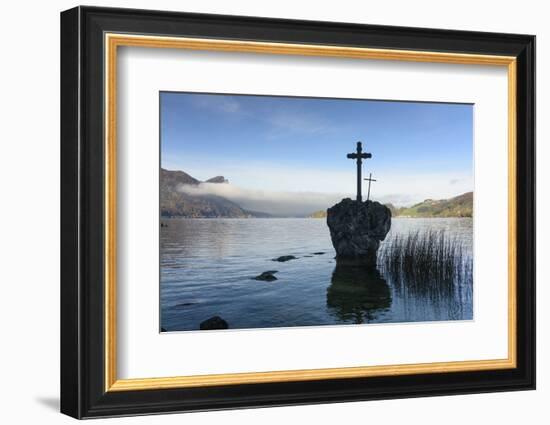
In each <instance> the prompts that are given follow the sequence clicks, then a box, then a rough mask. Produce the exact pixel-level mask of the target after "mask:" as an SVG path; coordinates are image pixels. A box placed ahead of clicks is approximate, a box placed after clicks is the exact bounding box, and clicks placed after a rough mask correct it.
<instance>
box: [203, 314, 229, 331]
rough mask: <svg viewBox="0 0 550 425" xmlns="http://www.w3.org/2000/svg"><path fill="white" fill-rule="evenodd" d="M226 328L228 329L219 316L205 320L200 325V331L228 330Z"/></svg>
mask: <svg viewBox="0 0 550 425" xmlns="http://www.w3.org/2000/svg"><path fill="white" fill-rule="evenodd" d="M228 328H229V325H228V324H227V322H226V321H225V320H223V319H222V318H221V317H220V316H214V317H211V318H210V319H207V320H205V321H204V322H201V324H200V329H201V331H209V330H213V329H228Z"/></svg>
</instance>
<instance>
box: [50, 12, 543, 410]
mask: <svg viewBox="0 0 550 425" xmlns="http://www.w3.org/2000/svg"><path fill="white" fill-rule="evenodd" d="M106 32H117V33H130V34H133V33H139V34H154V35H167V36H185V37H202V38H216V39H232V40H257V41H265V42H275V43H308V44H317V45H331V46H348V47H350V46H351V47H370V48H383V49H400V50H422V51H433V52H450V53H474V54H485V55H506V56H514V57H516V59H517V105H516V106H517V223H516V224H517V338H516V342H517V347H516V348H517V351H516V352H517V367H516V368H514V369H503V370H484V371H473V372H452V373H429V374H425V373H423V374H416V375H403V376H384V377H369V378H346V379H325V380H312V381H299V382H272V383H260V384H246V385H226V386H209V387H192V388H172V389H157V390H142V391H117V392H106V391H105V381H104V380H105V374H104V370H105V361H104V353H105V342H104V332H105V326H104V319H103V318H104V313H105V311H104V309H105V303H104V297H105V293H104V286H103V281H104V270H105V264H104V262H105V260H104V232H103V229H104V226H105V219H104V207H105V201H104V187H105V185H104V178H105V164H104V157H105V152H104V145H103V143H102V140H103V136H104V122H103V120H104V115H103V112H104V105H105V99H104V91H103V87H104V84H105V81H104V69H103V67H104V59H103V58H104V53H105V52H104V49H105V46H104V34H105V33H106ZM534 388H535V37H534V36H532V35H518V34H499V33H481V32H469V31H451V30H434V29H420V28H406V27H390V26H375V25H357V24H348V23H332V22H314V21H298V20H285V19H265V18H256V17H240V16H221V15H205V14H193V13H176V12H162V11H146V10H132V9H112V8H97V7H76V8H74V9H70V10H67V11H65V12H62V13H61V412H62V413H65V414H67V415H70V416H73V417H75V418H93V417H106V416H121V415H137V414H152V413H163V412H184V411H202V410H217V409H233V408H243V407H259V406H281V405H297V404H313V403H329V402H343V401H353V400H374V399H387V398H404V397H419V396H435V395H451V394H466V393H482V392H494V391H512V390H529V389H534Z"/></svg>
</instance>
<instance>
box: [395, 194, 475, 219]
mask: <svg viewBox="0 0 550 425" xmlns="http://www.w3.org/2000/svg"><path fill="white" fill-rule="evenodd" d="M473 203H474V193H473V192H467V193H463V194H462V195H458V196H455V197H454V198H450V199H439V200H434V199H426V200H425V201H423V202H420V203H418V204H415V205H413V206H412V207H408V208H406V207H401V208H395V207H394V206H393V205H391V204H390V205H387V206H388V208H390V210H391V209H392V207H393V210H392V215H394V217H399V216H402V217H471V216H472V211H473Z"/></svg>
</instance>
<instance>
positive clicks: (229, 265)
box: [160, 218, 473, 331]
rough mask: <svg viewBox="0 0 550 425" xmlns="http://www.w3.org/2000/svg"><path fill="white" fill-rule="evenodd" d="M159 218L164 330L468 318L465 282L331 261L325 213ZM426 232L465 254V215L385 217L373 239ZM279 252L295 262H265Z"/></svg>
mask: <svg viewBox="0 0 550 425" xmlns="http://www.w3.org/2000/svg"><path fill="white" fill-rule="evenodd" d="M162 222H163V223H164V224H166V225H167V226H166V227H161V229H160V233H161V240H160V247H161V248H160V249H161V251H160V254H161V259H160V261H161V273H160V280H161V284H160V302H161V326H162V327H163V328H164V329H165V330H166V331H185V330H197V329H199V324H200V323H201V322H202V321H204V320H206V319H208V318H210V317H213V316H220V317H222V318H223V319H224V320H225V321H227V322H228V324H229V328H230V329H244V328H272V327H289V326H318V325H339V324H360V323H395V322H419V321H445V320H471V319H473V303H472V296H473V294H472V286H473V284H472V280H471V278H470V279H469V280H467V281H466V282H457V283H456V284H452V288H450V290H445V291H442V290H439V288H437V287H436V288H435V289H434V288H433V287H428V288H427V289H426V288H425V287H423V288H425V289H423V290H422V291H419V290H414V288H417V287H418V285H416V284H415V285H412V284H411V285H408V283H407V282H406V281H402V280H401V281H400V282H397V281H396V279H395V276H392V274H391V273H386V272H385V271H384V270H383V268H380V269H379V270H377V271H376V270H375V271H365V270H363V269H361V268H356V267H355V268H354V267H342V266H341V265H339V266H338V267H337V264H336V260H335V259H334V257H335V251H334V249H333V247H332V243H331V240H330V234H329V229H328V227H327V225H326V221H325V219H311V218H281V219H271V218H270V219H176V218H174V219H163V220H162ZM428 229H432V230H444V231H445V233H446V235H449V236H452V237H453V238H456V240H457V241H459V243H460V244H461V245H462V247H463V252H464V255H465V257H466V258H467V259H470V260H471V258H472V238H473V224H472V219H471V218H429V219H421V218H393V219H392V227H391V230H390V233H389V234H388V235H387V237H386V241H388V242H386V241H385V242H382V244H384V243H390V242H389V241H391V240H392V238H393V237H394V236H395V235H406V234H408V233H410V232H416V231H420V232H422V231H424V230H428ZM382 248H383V247H382V246H381V249H382ZM283 255H293V256H295V257H297V259H295V260H291V261H286V262H276V261H273V259H274V258H277V257H279V256H283ZM267 270H277V273H276V274H275V276H276V277H277V280H275V281H272V282H266V281H258V280H254V279H253V278H254V277H255V276H257V275H259V274H261V273H262V272H264V271H267ZM470 277H471V276H470ZM430 288H431V289H430Z"/></svg>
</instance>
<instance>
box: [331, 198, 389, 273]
mask: <svg viewBox="0 0 550 425" xmlns="http://www.w3.org/2000/svg"><path fill="white" fill-rule="evenodd" d="M327 225H328V227H329V229H330V238H331V240H332V245H333V246H334V249H335V250H336V259H337V261H338V262H345V263H350V264H359V265H363V266H367V267H376V252H377V251H378V247H379V246H380V241H383V240H384V238H385V237H386V235H387V234H388V232H389V231H390V227H391V211H390V209H389V208H388V207H386V206H385V205H382V204H380V203H379V202H375V201H366V202H357V201H353V200H351V199H349V198H346V199H342V201H340V202H339V203H337V204H336V205H333V206H332V207H331V208H329V209H328V210H327Z"/></svg>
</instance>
